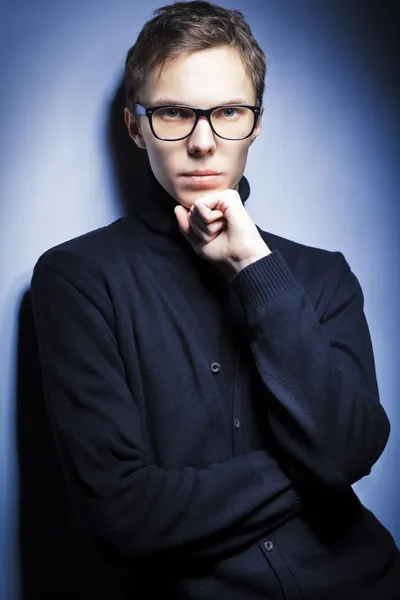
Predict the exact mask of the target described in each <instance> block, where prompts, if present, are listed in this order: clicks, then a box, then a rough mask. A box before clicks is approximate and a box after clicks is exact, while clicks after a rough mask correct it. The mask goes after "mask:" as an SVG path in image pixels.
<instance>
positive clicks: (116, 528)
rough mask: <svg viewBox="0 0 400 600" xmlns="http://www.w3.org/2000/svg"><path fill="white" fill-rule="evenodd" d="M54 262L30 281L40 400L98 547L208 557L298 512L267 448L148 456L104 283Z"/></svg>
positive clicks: (120, 552)
mask: <svg viewBox="0 0 400 600" xmlns="http://www.w3.org/2000/svg"><path fill="white" fill-rule="evenodd" d="M64 262H65V261H64ZM72 262H73V269H75V270H77V269H78V270H79V269H82V267H81V266H80V262H79V260H75V258H74V260H73V261H72ZM53 263H55V264H57V261H54V260H53V261H51V260H50V261H49V260H47V259H43V257H42V259H40V260H39V261H38V263H37V265H36V267H35V269H34V272H33V277H32V284H31V297H32V305H33V310H34V319H35V326H36V333H37V338H38V345H39V353H40V361H41V369H42V379H43V386H44V390H45V398H46V404H47V409H48V413H49V417H50V422H51V425H52V429H53V432H54V435H55V440H56V443H57V448H58V451H59V455H60V459H61V463H62V465H63V468H64V472H65V475H66V478H67V481H68V483H69V488H70V490H71V493H72V497H73V500H74V502H75V504H76V505H77V507H78V509H79V512H80V513H81V515H82V516H83V519H84V522H85V523H86V525H87V526H88V528H89V530H90V531H91V533H92V534H94V536H95V537H96V539H98V541H99V542H100V543H101V545H103V546H105V547H106V548H107V549H108V550H110V551H111V552H112V553H114V554H116V555H117V556H119V557H120V558H122V559H123V560H127V561H130V560H132V559H137V558H146V557H149V556H151V555H155V554H157V553H163V556H164V557H165V556H166V557H167V559H168V560H170V561H182V560H183V559H189V560H190V559H194V558H205V557H206V558H211V557H213V558H215V557H217V556H222V555H224V554H225V553H229V552H232V551H236V550H239V549H240V548H242V547H244V546H245V545H247V544H249V543H251V542H253V541H254V540H255V539H257V538H258V537H259V536H262V535H264V534H266V533H267V532H269V531H271V530H272V529H274V528H276V527H277V526H278V525H279V524H281V523H282V522H284V521H286V520H287V519H289V518H290V517H291V516H292V515H293V514H294V513H295V512H297V511H298V510H299V508H300V507H301V501H300V499H299V496H298V495H297V493H296V491H295V490H294V488H293V486H292V484H291V481H290V480H289V478H288V477H287V475H286V474H285V473H284V472H283V471H282V470H281V469H280V466H279V464H278V462H277V461H276V460H275V458H274V457H273V456H271V455H269V454H267V453H266V452H264V451H262V450H260V451H256V452H253V453H251V454H247V455H244V456H240V457H236V458H234V459H232V460H230V461H228V462H224V463H216V464H212V465H210V466H209V467H208V468H204V469H202V470H197V469H195V468H192V467H187V468H184V469H182V470H164V469H162V468H160V467H159V466H157V465H155V464H152V462H151V461H150V460H149V458H148V455H147V453H146V446H145V443H144V441H143V437H142V432H141V428H142V426H143V423H142V422H141V418H140V415H139V412H138V409H137V407H136V404H135V398H134V397H132V396H133V394H132V393H131V391H130V389H129V387H128V385H127V382H126V377H125V371H124V364H123V361H122V358H121V356H120V354H119V351H118V344H117V340H116V338H115V336H114V335H113V333H112V329H111V327H110V326H109V323H108V321H107V317H106V314H105V312H106V311H105V310H104V307H105V306H108V310H110V311H111V312H112V310H113V307H112V303H111V301H110V299H109V297H108V293H107V290H106V286H105V285H104V284H103V283H102V282H99V279H100V278H99V276H98V275H97V273H96V274H95V275H94V274H93V273H91V272H90V269H87V268H86V267H85V271H84V272H83V273H84V276H83V277H82V276H81V277H79V281H80V282H81V281H82V282H84V283H83V284H82V286H81V289H78V287H77V286H76V284H75V283H72V282H71V279H72V280H73V281H74V282H75V281H76V279H77V278H76V276H74V277H67V276H66V273H65V271H67V269H65V268H64V267H63V268H62V269H61V270H63V271H64V273H63V274H61V273H60V272H57V271H56V270H54V268H53V266H54V265H53ZM49 264H50V266H49ZM62 264H64V263H62ZM68 273H70V271H68ZM75 273H76V271H75ZM160 401H162V399H161V400H160ZM165 553H167V554H166V555H165Z"/></svg>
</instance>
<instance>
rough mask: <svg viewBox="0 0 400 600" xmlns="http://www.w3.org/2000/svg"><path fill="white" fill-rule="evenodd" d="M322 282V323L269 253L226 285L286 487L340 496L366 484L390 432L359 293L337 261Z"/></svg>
mask: <svg viewBox="0 0 400 600" xmlns="http://www.w3.org/2000/svg"><path fill="white" fill-rule="evenodd" d="M323 279H324V281H325V282H328V285H329V286H331V288H332V289H333V290H334V291H333V292H330V294H331V297H330V300H329V301H328V302H327V303H326V304H327V308H326V310H325V311H324V314H323V315H321V316H320V317H318V315H317V313H316V310H315V308H314V306H313V304H312V302H311V301H310V298H309V297H308V295H307V294H306V292H305V290H304V289H303V287H302V286H301V285H300V284H299V283H298V282H297V280H296V279H295V277H294V275H293V273H292V272H291V270H290V269H289V266H288V265H287V263H286V261H285V260H284V258H283V257H282V255H281V254H280V252H279V251H277V250H276V251H274V252H272V253H271V254H270V255H268V256H266V257H264V258H262V259H260V260H258V261H256V262H254V263H252V264H251V265H249V266H247V267H246V268H245V269H243V270H242V271H240V272H239V273H238V274H237V275H236V276H235V277H234V278H233V279H231V281H230V284H231V285H232V286H233V288H234V289H235V291H236V293H237V294H238V296H239V297H240V300H241V302H242V304H243V306H244V308H245V313H246V318H247V323H248V331H249V336H250V346H251V350H252V354H253V357H254V362H255V365H256V369H257V371H258V373H259V375H260V378H261V381H262V387H264V389H265V391H268V394H266V396H265V410H266V415H267V418H268V420H269V423H270V426H271V429H272V431H273V435H274V441H275V443H276V446H277V449H279V452H280V455H281V456H284V463H285V468H286V470H287V472H288V473H289V475H290V476H291V477H292V480H293V481H294V482H296V483H298V484H301V485H302V486H304V488H305V489H311V488H315V486H328V487H331V488H338V489H340V488H343V487H346V486H350V485H352V484H353V483H355V482H356V481H358V480H359V479H360V478H362V477H363V476H365V475H367V474H368V473H369V472H370V470H371V468H372V466H373V464H374V463H375V462H376V461H377V459H378V458H379V456H380V454H381V453H382V451H383V449H384V447H385V445H386V442H387V439H388V436H389V431H390V425H389V421H388V418H387V416H386V413H385V411H384V409H383V407H382V405H381V404H380V401H379V394H378V386H377V381H376V374H375V364H374V356H373V350H372V344H371V339H370V334H369V329H368V325H367V322H366V318H365V315H364V310H363V306H364V299H363V293H362V290H361V287H360V284H359V282H358V280H357V278H356V276H355V275H354V274H353V272H352V271H351V270H350V267H349V265H348V264H347V262H346V260H345V258H344V257H343V255H342V254H341V253H340V252H335V253H331V255H330V259H329V260H327V261H326V266H325V269H324V273H323ZM332 283H333V284H334V285H332Z"/></svg>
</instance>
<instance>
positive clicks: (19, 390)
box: [16, 84, 150, 600]
mask: <svg viewBox="0 0 400 600" xmlns="http://www.w3.org/2000/svg"><path fill="white" fill-rule="evenodd" d="M123 109H124V99H123V85H122V84H121V85H120V86H119V88H118V90H117V92H116V94H115V97H114V99H113V102H112V104H111V106H110V113H109V122H108V140H107V141H108V147H109V150H110V160H111V161H112V165H113V168H114V172H115V183H116V196H117V197H118V198H119V201H120V202H121V205H122V209H123V212H124V213H126V214H127V213H129V212H131V210H133V208H134V202H133V199H134V198H135V197H136V198H140V196H141V195H142V191H143V190H144V187H145V185H146V172H147V170H148V169H149V168H150V166H149V163H148V159H147V153H146V152H145V151H143V150H140V149H138V148H137V147H136V145H135V143H134V142H133V141H132V140H131V139H130V138H129V136H128V133H127V130H126V126H125V123H124V119H123ZM37 258H38V257H37ZM35 262H36V259H35ZM18 331H19V333H18V354H17V384H16V397H17V425H16V426H17V432H16V434H17V448H18V461H19V481H20V504H19V544H20V567H21V580H22V582H21V584H22V599H23V600H47V599H57V600H65V599H67V598H68V599H71V600H72V599H74V600H75V599H76V600H78V599H80V598H82V599H83V598H84V599H85V600H91V599H92V598H96V599H97V598H98V599H101V598H104V599H110V600H111V599H112V600H117V599H119V598H122V597H123V596H124V593H123V591H122V590H121V588H120V586H122V587H123V586H127V587H128V584H127V583H126V582H125V581H124V577H123V576H121V573H120V572H119V571H118V570H115V569H114V567H112V566H111V564H110V563H109V562H107V560H106V559H105V558H103V557H102V556H100V554H99V553H98V552H97V549H96V548H95V547H94V546H93V544H92V542H91V541H90V539H89V538H88V536H87V535H85V533H84V531H83V530H82V528H81V527H80V525H79V524H78V520H77V518H76V515H75V513H74V508H73V505H72V502H71V498H70V495H69V491H68V489H67V486H66V482H65V480H64V476H63V473H62V471H61V466H60V463H59V460H58V454H57V450H56V446H55V441H54V438H53V434H52V432H51V429H50V424H49V420H48V415H47V411H46V406H45V399H44V392H43V388H42V383H41V375H40V362H39V354H38V346H37V340H36V333H35V327H34V321H33V312H32V304H31V298H30V292H29V290H28V291H26V292H25V294H24V296H23V300H22V303H21V306H20V312H19V330H18ZM122 581H124V583H122ZM129 587H130V585H129ZM130 591H131V593H130V597H132V595H131V594H132V591H133V590H132V588H130ZM135 597H136V598H138V597H137V596H135Z"/></svg>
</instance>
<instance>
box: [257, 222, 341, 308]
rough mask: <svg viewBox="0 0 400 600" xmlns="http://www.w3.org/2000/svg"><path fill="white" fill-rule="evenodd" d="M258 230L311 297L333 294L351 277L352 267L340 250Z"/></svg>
mask: <svg viewBox="0 0 400 600" xmlns="http://www.w3.org/2000/svg"><path fill="white" fill-rule="evenodd" d="M257 228H258V230H259V232H260V235H261V237H262V238H263V240H264V241H265V243H266V244H267V246H268V248H269V249H270V250H271V251H274V250H276V251H279V252H280V254H281V255H282V257H283V258H284V260H285V261H286V263H287V265H288V266H289V268H290V270H291V271H292V273H293V274H294V276H295V277H296V279H297V280H298V281H299V283H301V284H302V285H303V286H304V288H305V289H306V290H307V291H308V293H309V294H310V295H312V296H314V295H315V296H316V297H317V296H318V295H320V294H321V293H322V290H325V291H326V292H327V293H328V295H329V294H332V293H334V291H335V289H337V287H338V286H339V285H340V284H341V282H342V281H344V280H345V279H346V278H347V277H348V275H349V273H350V266H349V264H348V263H347V261H346V259H345V257H344V255H343V253H342V252H340V251H339V250H327V249H324V248H318V247H316V246H310V245H307V244H303V243H301V242H298V241H295V240H291V239H288V238H285V237H282V236H279V235H276V234H274V233H271V232H269V231H264V230H262V229H261V228H260V227H258V226H257Z"/></svg>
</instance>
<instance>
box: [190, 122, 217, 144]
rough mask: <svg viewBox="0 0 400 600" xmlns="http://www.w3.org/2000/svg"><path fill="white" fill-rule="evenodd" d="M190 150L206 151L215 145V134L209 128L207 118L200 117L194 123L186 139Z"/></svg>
mask: <svg viewBox="0 0 400 600" xmlns="http://www.w3.org/2000/svg"><path fill="white" fill-rule="evenodd" d="M188 144H189V148H190V149H192V150H193V149H196V148H197V149H201V150H204V149H208V148H209V147H210V146H214V145H215V134H214V132H213V130H212V128H211V125H210V123H209V122H208V120H207V117H204V116H203V117H200V119H199V120H198V121H197V123H196V127H195V128H194V130H193V131H192V133H191V134H190V136H189V137H188Z"/></svg>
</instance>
